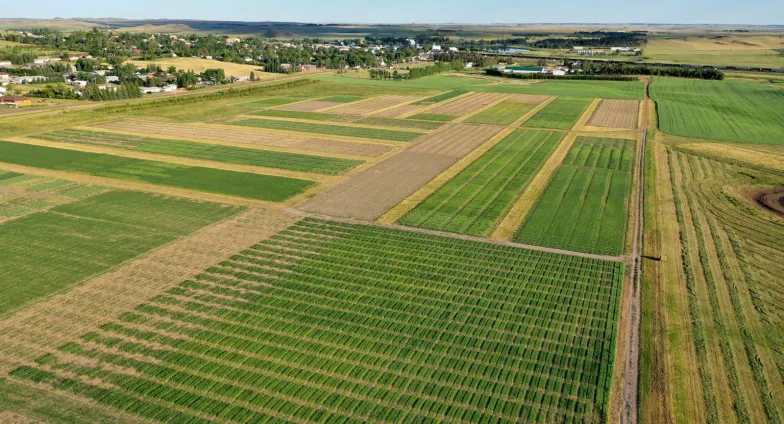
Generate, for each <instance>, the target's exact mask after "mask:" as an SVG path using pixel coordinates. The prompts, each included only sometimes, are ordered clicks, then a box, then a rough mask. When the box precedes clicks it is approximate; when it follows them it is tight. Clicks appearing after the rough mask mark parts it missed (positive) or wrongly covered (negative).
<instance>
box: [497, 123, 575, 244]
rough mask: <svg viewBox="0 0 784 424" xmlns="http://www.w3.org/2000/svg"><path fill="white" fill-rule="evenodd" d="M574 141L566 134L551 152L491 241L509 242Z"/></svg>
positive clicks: (572, 135) (499, 224) (502, 220)
mask: <svg viewBox="0 0 784 424" xmlns="http://www.w3.org/2000/svg"><path fill="white" fill-rule="evenodd" d="M575 140H577V135H576V134H571V133H567V134H566V136H565V137H564V138H563V140H561V142H560V143H559V144H558V147H556V148H555V151H553V153H552V154H551V155H550V157H549V158H548V159H547V161H546V162H545V163H544V165H542V167H541V168H540V169H539V172H538V173H537V174H536V176H534V178H533V179H532V180H531V182H530V183H528V186H527V187H526V188H525V190H523V192H522V193H520V196H518V197H517V200H515V202H514V203H513V204H512V207H511V208H509V210H508V211H507V213H506V215H505V216H504V217H503V218H502V219H501V221H500V222H499V223H498V225H497V226H496V228H495V230H493V233H492V234H491V235H490V239H491V240H495V241H499V242H500V241H509V240H511V239H512V237H514V234H515V233H516V232H517V230H518V229H519V228H520V226H521V225H522V224H523V222H524V221H525V219H526V218H527V217H528V214H529V213H531V210H533V208H534V206H536V201H537V200H539V198H540V197H542V194H543V193H544V191H545V190H546V189H547V186H549V185H550V180H552V178H553V176H554V175H555V173H556V172H558V169H559V168H560V167H561V163H563V161H564V159H566V155H568V154H569V151H570V150H571V149H572V146H573V145H574V142H575Z"/></svg>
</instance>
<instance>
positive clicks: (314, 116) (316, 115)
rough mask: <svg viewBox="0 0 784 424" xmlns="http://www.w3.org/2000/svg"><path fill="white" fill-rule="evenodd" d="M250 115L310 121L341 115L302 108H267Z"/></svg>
mask: <svg viewBox="0 0 784 424" xmlns="http://www.w3.org/2000/svg"><path fill="white" fill-rule="evenodd" d="M250 115H255V116H269V117H272V118H291V119H307V120H310V121H338V120H340V119H341V115H335V114H332V113H321V112H306V111H300V110H282V109H265V110H260V111H257V112H251V113H250Z"/></svg>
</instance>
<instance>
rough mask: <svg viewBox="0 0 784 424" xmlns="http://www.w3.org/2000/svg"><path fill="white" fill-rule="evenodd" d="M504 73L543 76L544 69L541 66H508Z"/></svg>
mask: <svg viewBox="0 0 784 424" xmlns="http://www.w3.org/2000/svg"><path fill="white" fill-rule="evenodd" d="M503 71H504V72H505V73H507V74H541V73H543V72H544V68H542V67H541V66H506V67H504V68H503Z"/></svg>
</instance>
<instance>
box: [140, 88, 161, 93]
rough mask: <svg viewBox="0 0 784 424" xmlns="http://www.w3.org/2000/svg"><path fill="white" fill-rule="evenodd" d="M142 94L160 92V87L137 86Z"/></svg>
mask: <svg viewBox="0 0 784 424" xmlns="http://www.w3.org/2000/svg"><path fill="white" fill-rule="evenodd" d="M139 91H141V93H142V94H152V93H160V92H161V91H162V90H161V88H160V87H141V88H139Z"/></svg>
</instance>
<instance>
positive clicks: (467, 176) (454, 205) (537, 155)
mask: <svg viewBox="0 0 784 424" xmlns="http://www.w3.org/2000/svg"><path fill="white" fill-rule="evenodd" d="M562 138H563V133H560V132H554V131H535V130H525V129H518V130H516V131H514V132H513V133H511V134H510V135H508V136H507V137H506V138H504V139H503V140H501V141H500V142H499V143H498V144H497V145H495V146H494V147H493V148H492V149H490V150H489V151H488V152H487V153H485V154H484V155H482V157H480V158H479V159H477V160H476V161H474V162H473V163H472V164H471V165H469V166H468V167H467V168H466V169H465V170H463V171H462V172H460V173H459V174H458V175H457V176H455V178H453V179H452V180H451V181H449V182H448V183H446V184H445V185H444V186H443V187H441V188H440V189H439V190H438V191H436V192H435V193H434V194H433V195H431V196H430V197H428V198H427V199H426V200H425V201H424V202H422V203H421V204H420V205H419V206H417V207H416V208H414V209H413V210H412V211H411V212H409V213H408V214H407V215H405V216H404V217H403V218H402V220H401V221H400V222H401V223H402V224H404V225H409V226H413V227H421V228H429V229H434V230H443V231H450V232H455V233H462V234H469V235H473V236H487V235H489V233H490V232H491V231H492V230H493V228H494V227H495V226H496V224H497V222H498V220H499V219H501V217H503V216H504V215H505V213H506V212H507V211H508V210H509V208H510V207H511V206H512V204H513V203H514V201H515V200H516V199H517V198H518V197H519V196H520V193H521V192H522V191H523V190H524V189H525V187H526V186H527V185H528V183H529V182H530V181H531V179H532V178H533V177H534V176H535V175H536V174H537V172H538V171H539V169H541V167H542V165H543V164H544V162H545V161H546V160H547V158H548V157H549V156H550V154H552V152H553V150H555V147H556V146H557V145H558V143H559V142H560V141H561V139H562Z"/></svg>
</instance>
